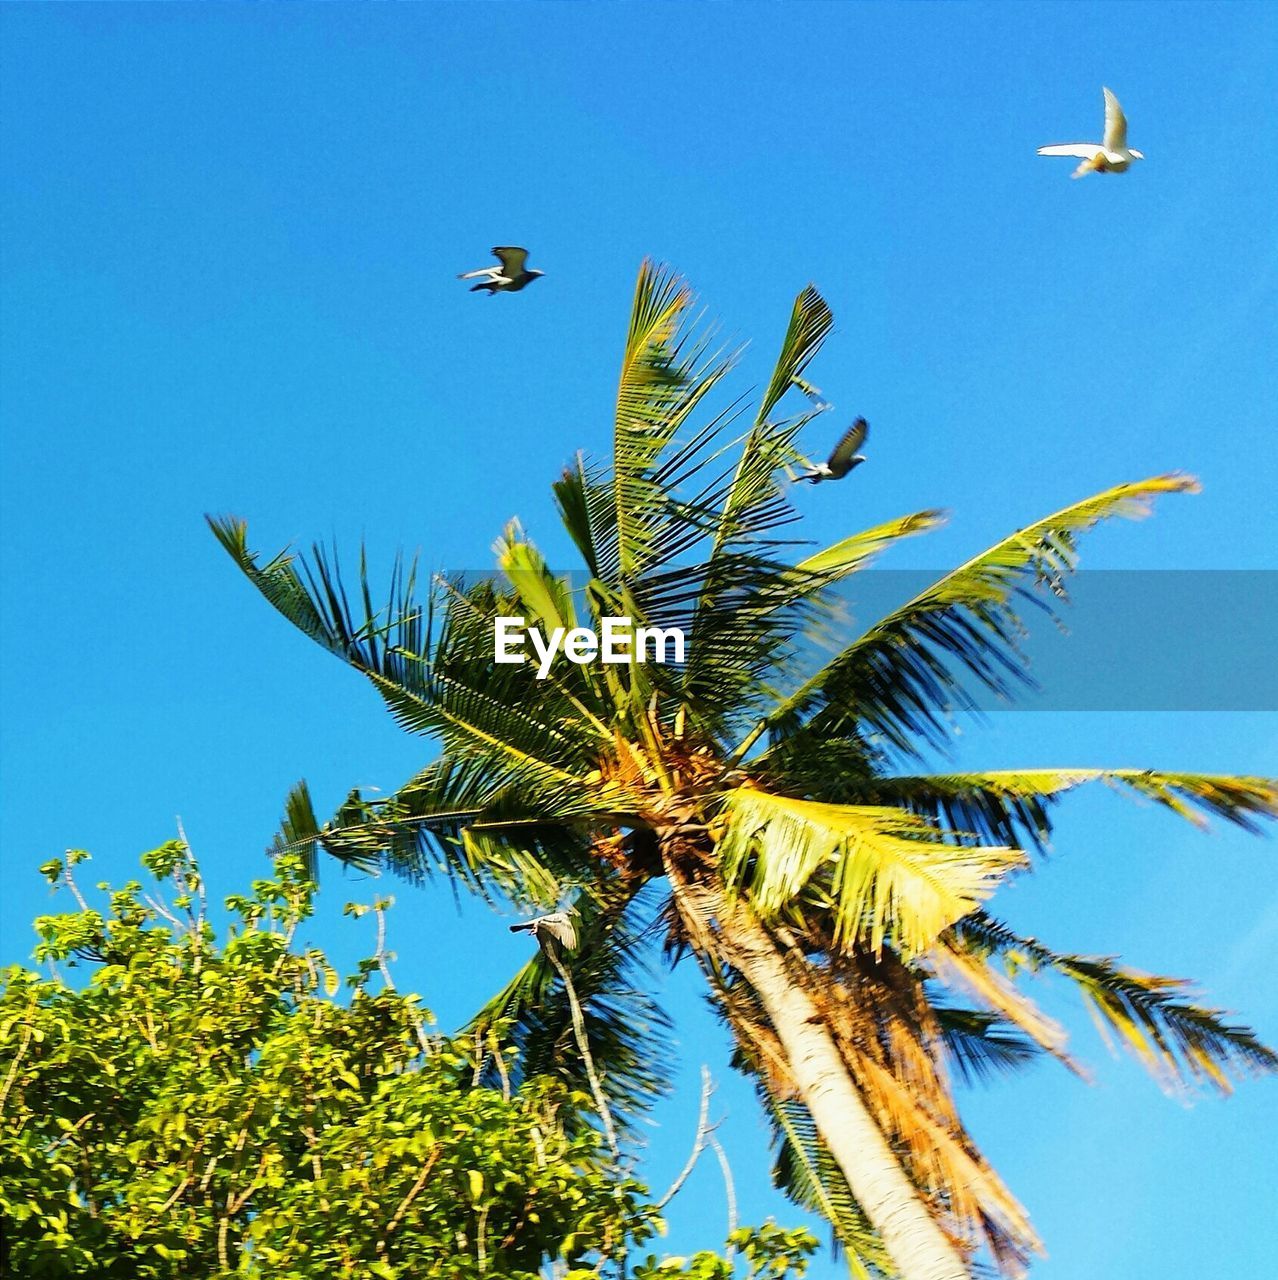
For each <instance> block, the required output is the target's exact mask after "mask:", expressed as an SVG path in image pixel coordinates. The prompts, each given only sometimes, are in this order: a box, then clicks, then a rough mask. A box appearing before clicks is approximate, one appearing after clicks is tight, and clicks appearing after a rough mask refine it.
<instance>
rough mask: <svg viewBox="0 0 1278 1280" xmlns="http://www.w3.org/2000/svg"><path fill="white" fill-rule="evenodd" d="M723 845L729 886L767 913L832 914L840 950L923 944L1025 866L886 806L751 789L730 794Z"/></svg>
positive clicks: (910, 950)
mask: <svg viewBox="0 0 1278 1280" xmlns="http://www.w3.org/2000/svg"><path fill="white" fill-rule="evenodd" d="M724 817H725V819H726V829H725V832H724V835H723V837H722V839H721V840H720V842H719V857H720V870H721V874H722V876H723V878H724V882H725V884H727V885H728V887H729V888H730V889H732V890H735V891H737V892H741V893H744V894H746V895H747V896H748V897H749V900H750V902H751V905H752V906H753V907H754V909H755V910H756V911H757V912H758V913H759V914H760V915H761V916H762V917H763V918H764V919H777V918H781V917H783V916H785V915H786V914H787V912H791V911H792V910H794V909H796V908H798V907H800V906H803V907H816V908H817V909H819V910H821V911H823V912H827V913H828V914H829V917H830V920H831V931H832V936H833V941H834V945H835V947H836V948H844V949H851V948H854V947H857V946H866V947H869V948H870V949H871V950H874V951H878V950H879V949H881V948H882V947H883V945H884V942H885V941H887V940H889V939H890V940H891V942H892V944H893V945H894V946H895V947H897V948H898V949H899V950H900V951H901V952H903V953H904V954H906V955H915V954H918V953H920V952H922V951H925V950H926V949H927V948H928V947H930V946H932V945H933V943H935V941H936V939H937V938H938V937H939V936H940V935H941V934H942V933H943V932H944V930H945V929H947V928H948V927H949V926H950V925H952V924H953V923H954V922H955V921H956V920H959V919H961V918H962V917H963V916H965V915H967V914H968V913H969V912H970V911H972V910H973V908H974V907H976V906H977V905H979V904H980V903H981V902H983V901H984V900H985V899H986V898H988V897H989V895H990V894H991V893H993V891H994V889H995V888H996V886H997V885H998V883H999V882H1000V881H1001V880H1002V879H1003V878H1004V877H1005V876H1007V875H1008V874H1009V872H1011V871H1013V870H1014V869H1016V868H1018V867H1020V866H1023V865H1024V863H1025V855H1024V853H1022V852H1021V851H1020V850H1018V849H1012V848H1001V847H971V846H965V845H959V844H955V843H949V842H946V841H944V840H942V839H941V837H940V834H939V832H938V831H937V830H936V828H935V827H934V826H933V825H932V824H931V823H929V822H927V821H925V820H924V819H921V818H918V817H916V816H914V815H912V814H908V813H905V812H904V811H903V810H901V809H896V808H890V807H886V806H880V805H832V804H820V803H816V802H813V801H809V800H796V799H794V798H792V797H789V796H778V795H772V794H770V793H769V792H766V791H760V790H758V789H756V788H754V787H741V788H737V789H735V790H733V791H731V792H729V793H727V795H726V797H725V800H724Z"/></svg>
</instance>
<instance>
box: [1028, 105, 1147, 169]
mask: <svg viewBox="0 0 1278 1280" xmlns="http://www.w3.org/2000/svg"><path fill="white" fill-rule="evenodd" d="M1104 92H1105V141H1104V142H1062V143H1058V144H1057V145H1055V146H1051V147H1039V149H1038V154H1039V155H1040V156H1077V157H1079V158H1081V159H1082V161H1083V163H1082V164H1080V165H1079V166H1078V168H1077V169H1075V170H1074V172H1073V173H1071V174H1070V175H1069V176H1070V177H1071V178H1081V177H1083V176H1085V175H1086V174H1089V173H1092V172H1096V173H1126V171H1127V169H1128V167H1129V166H1130V165H1131V162H1132V161H1133V160H1143V159H1144V158H1145V157H1144V156H1143V155H1142V154H1141V153H1140V152H1139V151H1132V150H1131V149H1130V148H1129V147H1128V146H1127V117H1126V116H1125V115H1123V109H1122V107H1120V106H1119V105H1118V99H1117V98H1116V97H1114V95H1113V93H1111V92H1110V90H1108V89H1106V90H1105V91H1104Z"/></svg>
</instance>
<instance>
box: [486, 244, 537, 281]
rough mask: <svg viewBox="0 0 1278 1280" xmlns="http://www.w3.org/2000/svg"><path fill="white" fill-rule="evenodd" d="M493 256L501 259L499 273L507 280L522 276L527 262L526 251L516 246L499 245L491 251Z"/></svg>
mask: <svg viewBox="0 0 1278 1280" xmlns="http://www.w3.org/2000/svg"><path fill="white" fill-rule="evenodd" d="M493 254H494V255H495V256H496V257H497V258H500V259H501V267H502V271H501V273H502V275H504V276H505V277H506V278H507V279H508V280H513V279H514V278H515V277H516V276H518V275H522V274H523V270H524V263H525V262H527V261H528V250H527V249H521V248H519V246H518V245H511V244H499V245H497V246H496V247H495V248H494V249H493Z"/></svg>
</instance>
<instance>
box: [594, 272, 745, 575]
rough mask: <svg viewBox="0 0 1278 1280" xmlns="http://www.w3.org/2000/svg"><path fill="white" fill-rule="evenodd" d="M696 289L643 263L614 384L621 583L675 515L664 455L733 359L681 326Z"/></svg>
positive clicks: (644, 560)
mask: <svg viewBox="0 0 1278 1280" xmlns="http://www.w3.org/2000/svg"><path fill="white" fill-rule="evenodd" d="M692 301H693V298H692V292H691V290H690V289H689V288H688V286H687V284H686V283H685V282H684V281H683V280H682V279H680V278H679V277H678V276H676V275H675V274H674V273H672V272H671V271H669V270H667V269H666V268H664V267H660V266H657V265H656V264H654V263H652V262H645V263H644V264H643V266H642V267H641V268H640V270H639V278H638V281H637V282H636V284H635V297H634V304H633V306H632V308H631V313H630V327H629V331H628V332H627V335H626V347H625V352H624V355H623V357H622V364H621V377H620V380H619V383H618V387H617V407H616V430H615V437H614V455H613V495H614V504H615V511H616V529H617V547H618V561H619V569H620V572H621V575H622V582H623V583H628V582H632V581H635V580H636V579H637V578H638V576H639V575H640V574H641V573H642V572H643V570H644V568H645V567H646V566H647V565H648V564H649V563H650V562H651V560H652V559H653V557H654V547H655V544H656V541H657V538H658V536H659V534H660V532H661V531H662V530H663V529H664V528H665V527H666V526H667V524H668V521H669V518H670V500H669V495H668V492H667V487H666V486H665V485H663V484H662V482H661V480H660V479H659V477H658V475H657V472H658V468H659V465H660V462H661V459H662V455H663V453H664V452H665V450H666V449H667V448H668V447H669V445H670V444H671V442H672V441H673V440H674V438H675V436H676V435H677V434H678V432H679V429H680V428H681V427H682V426H683V425H684V423H686V422H687V420H688V418H689V416H690V415H691V414H692V412H693V411H694V410H695V409H696V407H697V406H698V405H699V404H700V403H701V401H702V400H703V399H704V397H705V395H706V393H707V392H708V391H709V390H710V389H711V388H712V387H713V386H714V385H715V383H717V382H718V381H719V379H720V378H721V377H723V375H724V374H725V373H726V372H727V371H728V369H729V368H731V366H732V359H731V357H724V356H723V355H721V354H714V353H711V352H710V339H709V337H708V336H707V335H702V336H697V335H695V334H688V333H686V332H684V331H683V330H682V326H683V322H684V320H685V319H686V316H687V312H688V310H689V309H690V307H691V306H692Z"/></svg>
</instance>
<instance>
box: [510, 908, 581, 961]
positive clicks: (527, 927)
mask: <svg viewBox="0 0 1278 1280" xmlns="http://www.w3.org/2000/svg"><path fill="white" fill-rule="evenodd" d="M510 931H511V933H531V934H532V936H533V937H534V938H536V939H537V942H538V943H539V944H540V945H541V946H545V940H546V938H548V937H549V938H554V940H555V941H556V942H557V943H559V945H560V946H561V947H563V949H564V950H565V951H575V950H576V949H577V927H576V925H574V924H573V922H572V913H571V912H568V911H552V912H551V913H550V914H549V915H547V916H538V917H537V918H536V919H535V920H525V921H524V922H523V923H522V924H512V925H511V926H510Z"/></svg>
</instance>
